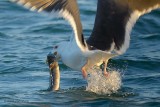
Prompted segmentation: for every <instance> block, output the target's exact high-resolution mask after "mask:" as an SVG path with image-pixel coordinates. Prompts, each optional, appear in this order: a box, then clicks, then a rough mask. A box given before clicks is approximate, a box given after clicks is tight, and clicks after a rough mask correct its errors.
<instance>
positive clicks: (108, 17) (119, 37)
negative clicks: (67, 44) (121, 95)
mask: <svg viewBox="0 0 160 107" xmlns="http://www.w3.org/2000/svg"><path fill="white" fill-rule="evenodd" d="M158 7H160V0H98V5H97V14H96V19H95V24H94V29H93V31H92V34H91V36H90V37H89V39H88V40H87V44H89V45H90V46H93V47H94V48H97V49H100V50H103V51H109V52H111V51H115V52H116V53H118V54H123V53H124V52H125V51H126V50H127V48H128V47H129V43H130V32H131V30H132V27H133V26H134V24H135V22H136V20H137V19H138V18H139V17H140V16H141V15H143V14H145V13H147V12H150V11H151V10H153V9H156V8H158Z"/></svg>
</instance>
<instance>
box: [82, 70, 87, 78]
mask: <svg viewBox="0 0 160 107" xmlns="http://www.w3.org/2000/svg"><path fill="white" fill-rule="evenodd" d="M81 71H82V76H83V78H84V79H86V78H87V71H86V69H85V67H82V69H81Z"/></svg>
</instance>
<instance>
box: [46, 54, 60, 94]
mask: <svg viewBox="0 0 160 107" xmlns="http://www.w3.org/2000/svg"><path fill="white" fill-rule="evenodd" d="M56 55H57V53H56V52H55V53H54V54H51V53H50V54H48V56H47V63H48V66H49V69H50V79H49V90H55V91H56V90H59V88H60V70H59V65H58V58H57V56H56Z"/></svg>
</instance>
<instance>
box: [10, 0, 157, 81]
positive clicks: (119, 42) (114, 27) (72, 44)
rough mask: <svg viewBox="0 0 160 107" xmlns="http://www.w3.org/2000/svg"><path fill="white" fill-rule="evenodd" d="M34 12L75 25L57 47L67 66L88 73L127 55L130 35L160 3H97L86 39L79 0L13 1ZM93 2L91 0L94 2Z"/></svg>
mask: <svg viewBox="0 0 160 107" xmlns="http://www.w3.org/2000/svg"><path fill="white" fill-rule="evenodd" d="M12 1H14V2H16V3H18V4H20V5H23V6H25V7H27V8H29V9H30V10H32V11H38V12H41V11H45V12H48V13H50V14H52V13H54V12H58V13H59V14H60V15H61V16H62V17H63V18H64V19H66V20H67V21H68V22H69V23H70V24H71V26H72V28H73V31H74V36H73V37H72V38H71V40H70V41H69V42H67V41H66V42H61V43H59V44H58V45H57V46H55V47H54V52H57V53H58V56H59V57H60V58H61V60H62V62H63V63H64V64H65V65H67V66H68V67H70V68H72V69H75V70H81V71H82V74H83V77H84V78H86V77H87V72H86V71H87V70H88V69H90V68H92V67H93V66H95V65H96V66H99V65H101V64H102V63H104V65H105V66H104V74H105V75H107V71H106V66H107V63H108V60H109V59H110V58H112V57H115V56H117V55H121V54H123V53H125V51H126V50H127V49H128V47H129V44H130V32H131V30H132V27H133V26H134V24H135V22H136V20H137V19H138V18H139V17H140V16H142V15H144V14H145V13H149V12H151V10H154V9H157V8H159V7H160V0H97V13H96V19H95V23H94V28H93V31H92V33H91V36H90V37H89V38H88V39H87V40H85V39H84V35H83V29H82V24H81V20H80V15H79V8H78V5H77V1H76V0H12ZM91 2H92V1H91Z"/></svg>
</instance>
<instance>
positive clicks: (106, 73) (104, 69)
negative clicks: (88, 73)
mask: <svg viewBox="0 0 160 107" xmlns="http://www.w3.org/2000/svg"><path fill="white" fill-rule="evenodd" d="M107 64H108V61H103V65H104V68H103V74H104V76H106V77H108V76H109V72H108V71H107V70H106V68H107Z"/></svg>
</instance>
